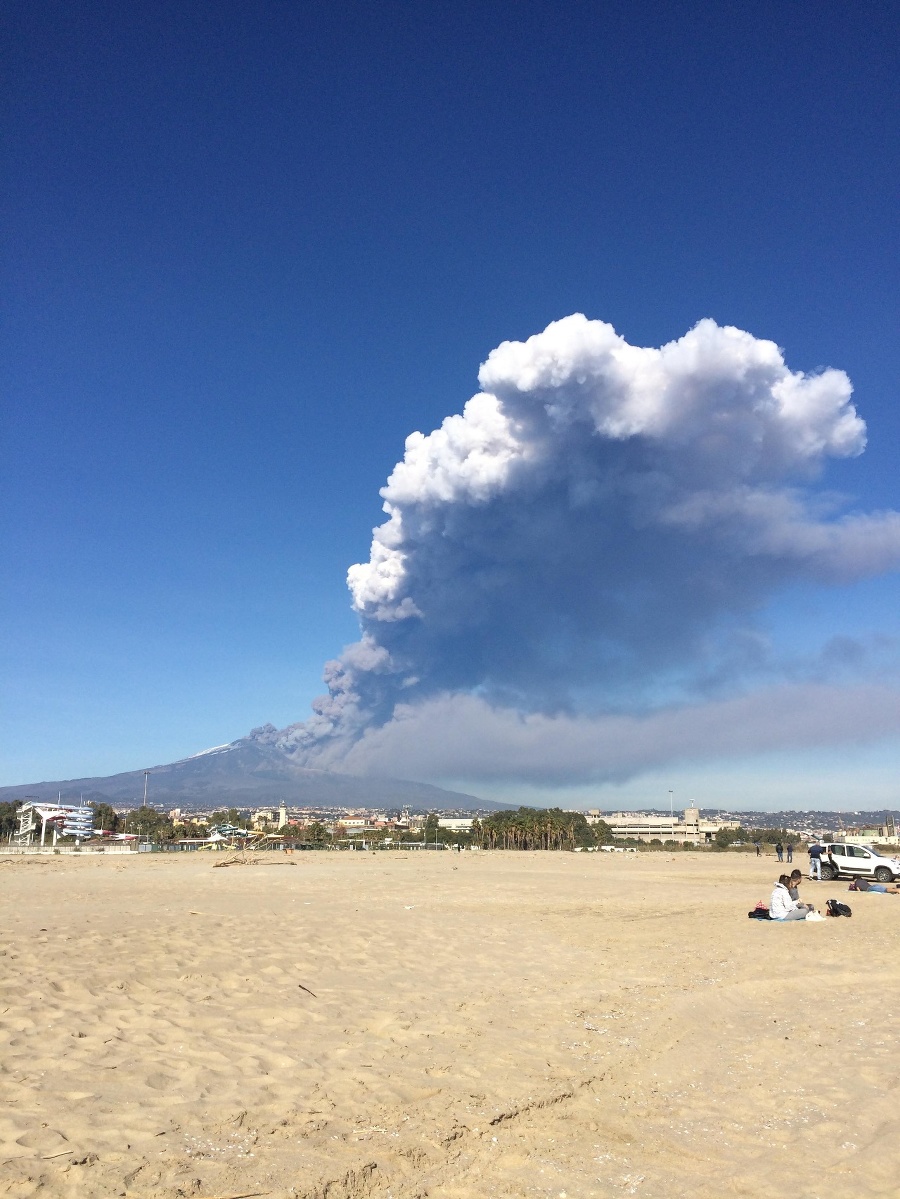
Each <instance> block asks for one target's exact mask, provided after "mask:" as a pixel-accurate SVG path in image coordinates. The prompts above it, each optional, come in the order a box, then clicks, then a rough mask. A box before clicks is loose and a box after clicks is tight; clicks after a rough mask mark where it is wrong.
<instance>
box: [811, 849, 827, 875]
mask: <svg viewBox="0 0 900 1199" xmlns="http://www.w3.org/2000/svg"><path fill="white" fill-rule="evenodd" d="M823 853H825V846H824V845H820V844H819V842H818V841H813V843H812V845H810V847H809V879H810V882H813V883H819V882H821V881H822V854H823Z"/></svg>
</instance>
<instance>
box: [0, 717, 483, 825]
mask: <svg viewBox="0 0 900 1199" xmlns="http://www.w3.org/2000/svg"><path fill="white" fill-rule="evenodd" d="M60 791H61V792H62V797H63V799H67V798H68V799H72V798H75V799H77V798H78V797H79V796H80V795H82V794H83V795H84V798H85V799H86V800H91V799H92V800H97V801H102V802H106V803H113V804H119V805H125V804H129V803H132V802H137V803H140V802H141V800H142V798H143V794H144V772H143V770H130V771H126V772H125V773H124V774H113V775H108V776H107V777H105V778H102V777H101V778H84V779H68V780H65V781H63V782H43V783H27V784H22V785H21V786H15V787H0V801H6V802H8V801H10V800H15V799H23V798H25V797H26V796H27V797H28V798H32V799H45V800H46V799H56V797H57V794H58V793H59V792H60ZM281 800H284V801H285V802H286V803H287V804H288V805H291V806H298V807H306V806H313V805H320V806H322V807H385V806H391V807H398V806H402V805H408V806H409V807H415V808H426V809H427V808H460V809H469V810H471V809H473V808H485V809H486V808H502V807H505V806H507V805H505V804H496V803H491V802H489V801H487V800H482V799H478V798H477V797H476V796H474V795H463V794H461V793H459V792H457V791H445V790H443V789H442V788H441V787H432V786H430V785H429V784H428V783H415V782H410V781H408V780H405V779H383V778H376V779H362V778H357V777H356V776H354V775H349V774H335V773H333V772H331V771H327V770H310V769H309V768H308V767H305V766H298V765H297V764H296V763H295V762H293V761H292V760H291V758H290V757H289V756H288V755H287V754H286V753H284V752H283V751H282V750H280V749H279V748H278V747H277V746H275V745H272V744H270V743H267V741H266V740H264V739H261V738H258V737H256V736H254V735H253V734H251V735H250V736H249V737H242V738H241V739H240V740H238V741H233V742H231V744H230V745H221V746H217V747H216V748H215V749H210V750H205V751H204V752H203V753H199V754H195V755H194V756H193V757H190V758H184V759H183V760H182V761H180V762H172V763H171V764H169V765H164V766H154V767H152V769H151V771H150V778H149V786H148V791H147V801H148V803H151V804H153V805H154V806H156V807H180V808H184V809H185V810H190V809H192V808H209V807H223V806H224V807H231V806H235V807H252V806H258V805H261V804H270V803H275V802H277V801H281Z"/></svg>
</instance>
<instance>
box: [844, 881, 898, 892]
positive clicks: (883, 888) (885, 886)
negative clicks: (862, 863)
mask: <svg viewBox="0 0 900 1199" xmlns="http://www.w3.org/2000/svg"><path fill="white" fill-rule="evenodd" d="M847 890H848V891H874V892H875V894H876V895H900V887H898V886H897V884H896V883H870V882H869V880H868V879H867V878H855V879H854V880H853V882H852V883H851V884H850V886H849V887H848V888H847Z"/></svg>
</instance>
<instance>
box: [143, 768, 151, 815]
mask: <svg viewBox="0 0 900 1199" xmlns="http://www.w3.org/2000/svg"><path fill="white" fill-rule="evenodd" d="M149 778H150V771H149V770H145V771H144V804H143V806H144V807H145V808H146V806H147V780H148V779H149Z"/></svg>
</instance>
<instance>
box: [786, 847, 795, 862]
mask: <svg viewBox="0 0 900 1199" xmlns="http://www.w3.org/2000/svg"><path fill="white" fill-rule="evenodd" d="M787 860H788V862H793V860H794V847H793V845H788V856H787Z"/></svg>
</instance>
